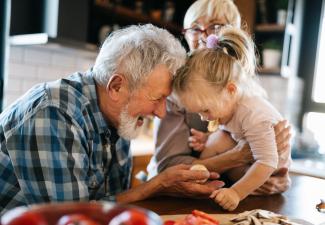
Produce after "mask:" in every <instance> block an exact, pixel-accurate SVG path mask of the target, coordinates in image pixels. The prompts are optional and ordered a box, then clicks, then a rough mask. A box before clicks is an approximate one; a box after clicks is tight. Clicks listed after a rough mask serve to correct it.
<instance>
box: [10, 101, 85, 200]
mask: <svg viewBox="0 0 325 225" xmlns="http://www.w3.org/2000/svg"><path fill="white" fill-rule="evenodd" d="M7 147H8V149H10V151H8V152H9V155H10V158H11V160H12V163H13V167H14V170H15V173H16V176H17V178H18V182H19V186H20V188H21V191H22V192H23V195H24V196H25V198H26V202H27V204H30V203H36V202H44V201H45V202H46V201H63V200H65V201H67V200H82V199H85V200H86V199H88V198H89V193H88V186H87V174H86V173H87V171H88V168H89V159H88V157H87V148H88V146H87V139H86V137H85V136H84V133H83V131H82V128H81V127H80V126H79V124H78V123H77V122H76V120H75V118H73V117H71V116H68V114H66V113H64V112H62V111H60V109H59V108H57V107H46V108H44V109H42V110H40V111H38V112H37V113H36V114H34V115H33V116H32V118H30V119H27V120H25V122H24V123H23V124H22V125H21V126H19V128H18V129H17V130H16V131H15V132H14V133H13V134H12V135H11V136H10V138H9V139H8V140H7Z"/></svg>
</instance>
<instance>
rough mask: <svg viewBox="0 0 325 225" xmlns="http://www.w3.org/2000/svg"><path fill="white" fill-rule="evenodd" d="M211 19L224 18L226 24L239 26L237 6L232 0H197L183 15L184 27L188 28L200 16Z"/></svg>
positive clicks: (239, 19)
mask: <svg viewBox="0 0 325 225" xmlns="http://www.w3.org/2000/svg"><path fill="white" fill-rule="evenodd" d="M203 16H205V17H208V18H211V19H212V20H220V19H222V18H225V19H226V21H227V24H230V25H232V26H235V27H240V23H241V18H240V14H239V11H238V8H237V6H236V5H235V4H234V2H233V1H232V0H198V1H196V2H194V3H193V4H192V5H191V6H190V8H189V9H188V10H187V12H186V14H185V17H184V28H185V29H186V28H190V27H191V26H192V24H193V23H194V22H195V21H196V20H198V19H199V18H200V17H203Z"/></svg>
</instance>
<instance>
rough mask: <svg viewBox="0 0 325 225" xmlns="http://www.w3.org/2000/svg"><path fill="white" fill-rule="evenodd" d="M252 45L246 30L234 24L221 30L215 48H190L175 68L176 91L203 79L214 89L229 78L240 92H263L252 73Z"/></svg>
mask: <svg viewBox="0 0 325 225" xmlns="http://www.w3.org/2000/svg"><path fill="white" fill-rule="evenodd" d="M255 68H256V62H255V47H254V43H253V41H252V40H251V38H250V37H249V35H248V34H247V33H245V31H243V30H241V29H239V28H235V27H230V26H228V27H225V28H223V29H222V30H221V32H220V36H219V37H218V41H217V44H216V46H215V47H214V48H206V49H199V50H195V51H194V52H192V54H191V55H190V56H189V58H188V60H187V62H186V64H185V65H184V66H182V67H181V68H180V69H178V71H177V73H176V76H175V79H174V81H173V90H174V91H175V93H176V94H179V93H180V92H185V91H189V90H191V91H193V90H195V89H197V88H195V87H197V85H198V82H200V81H206V83H208V84H209V85H211V86H212V87H213V88H214V89H215V90H216V92H219V91H221V90H223V88H224V87H226V85H227V84H228V83H229V82H230V81H231V82H233V83H235V84H236V85H237V88H238V91H239V93H240V94H241V95H242V94H243V95H259V96H264V97H265V96H266V94H265V91H264V89H263V88H262V87H261V86H260V85H259V84H258V82H257V76H256V74H255Z"/></svg>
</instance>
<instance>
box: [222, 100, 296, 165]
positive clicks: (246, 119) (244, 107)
mask: <svg viewBox="0 0 325 225" xmlns="http://www.w3.org/2000/svg"><path fill="white" fill-rule="evenodd" d="M282 119H283V118H282V116H281V115H280V113H279V112H278V111H277V110H276V109H275V108H274V106H273V105H271V104H270V103H269V102H268V101H267V100H265V99H264V98H262V97H259V96H251V97H243V98H242V99H241V100H240V101H239V103H238V105H237V107H236V110H235V112H234V114H233V116H232V118H231V120H230V121H228V122H227V124H225V125H220V129H222V130H225V131H228V132H229V133H231V136H232V138H233V139H234V140H235V141H237V142H238V141H239V140H241V139H245V140H246V141H247V142H248V144H249V146H250V148H251V151H252V153H253V157H254V159H255V161H256V162H259V163H262V164H264V165H267V166H270V167H273V168H278V167H282V166H287V164H288V163H289V161H290V159H289V157H290V156H289V153H285V155H281V156H279V155H278V151H277V146H276V140H275V134H274V128H273V126H274V125H275V124H277V123H278V122H279V121H280V120H282Z"/></svg>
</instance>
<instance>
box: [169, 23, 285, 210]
mask: <svg viewBox="0 0 325 225" xmlns="http://www.w3.org/2000/svg"><path fill="white" fill-rule="evenodd" d="M207 47H208V48H205V49H201V50H197V51H194V52H193V54H191V56H190V57H189V59H188V61H187V62H186V64H185V65H184V66H183V67H181V68H180V69H179V70H178V72H177V73H176V77H175V79H174V83H173V91H174V92H175V93H176V96H177V98H178V100H179V102H180V104H181V105H183V106H184V107H185V108H186V110H188V111H190V112H195V113H199V115H200V116H201V119H202V120H205V121H214V123H215V124H220V125H219V129H220V130H221V131H225V132H228V133H230V135H231V137H232V138H233V139H234V140H235V141H236V142H239V141H246V142H248V144H249V146H250V148H251V151H252V154H253V158H254V162H253V164H252V165H251V166H250V168H249V169H248V170H247V172H246V173H245V175H244V176H243V177H242V178H240V179H239V180H238V181H237V182H235V183H234V184H233V185H232V186H231V187H230V188H222V189H219V190H216V191H214V192H213V193H212V194H211V196H210V197H211V198H214V200H215V201H216V202H217V203H218V204H220V206H222V207H223V208H224V209H226V210H234V209H235V208H236V207H237V206H238V204H239V202H240V201H241V200H243V199H244V198H246V197H247V196H248V195H249V194H251V193H253V192H254V191H255V190H257V189H258V188H259V187H260V186H261V185H263V184H264V183H265V182H266V181H267V180H268V179H269V178H270V176H271V175H272V173H273V172H274V171H275V170H276V169H277V168H280V167H282V166H286V167H287V166H288V165H289V164H290V155H288V154H286V153H281V154H280V153H278V150H277V145H276V138H275V133H274V129H273V126H274V125H275V124H276V123H278V122H279V121H281V120H282V119H283V118H282V116H281V115H280V113H279V112H278V111H277V110H276V109H275V108H274V107H273V106H272V105H271V104H270V103H269V102H267V100H266V99H265V98H264V96H265V93H264V91H263V89H262V87H260V86H259V84H258V83H257V82H256V76H255V73H254V71H255V55H254V54H255V51H254V44H253V42H252V40H251V39H250V38H249V37H248V35H247V34H245V33H244V32H243V31H242V30H240V29H238V28H234V27H227V28H224V29H223V31H221V32H219V35H218V36H216V35H213V34H212V35H210V36H209V37H208V38H207ZM228 150H229V149H227V148H224V147H223V146H222V139H219V138H216V137H215V136H213V135H210V137H209V139H208V142H207V143H206V147H205V148H204V150H203V151H202V153H201V155H200V158H201V159H207V158H210V157H213V156H215V155H219V154H221V153H223V152H225V151H228ZM201 163H204V161H203V162H201ZM206 166H207V167H208V169H209V170H210V171H213V170H214V166H211V164H207V165H206Z"/></svg>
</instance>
